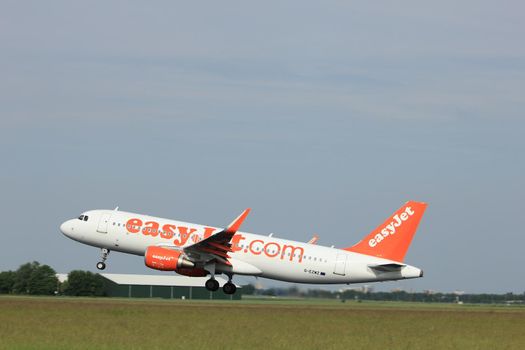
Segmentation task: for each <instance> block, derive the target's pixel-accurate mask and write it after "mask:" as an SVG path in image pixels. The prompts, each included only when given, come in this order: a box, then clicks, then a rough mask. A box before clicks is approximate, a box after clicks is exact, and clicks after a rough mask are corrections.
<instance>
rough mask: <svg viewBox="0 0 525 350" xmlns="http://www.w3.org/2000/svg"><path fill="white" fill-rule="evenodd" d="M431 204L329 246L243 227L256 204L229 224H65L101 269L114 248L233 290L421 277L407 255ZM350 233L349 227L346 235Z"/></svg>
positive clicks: (103, 217) (115, 213) (128, 216)
mask: <svg viewBox="0 0 525 350" xmlns="http://www.w3.org/2000/svg"><path fill="white" fill-rule="evenodd" d="M426 207H427V204H426V203H422V202H415V201H409V202H407V203H405V204H404V205H403V206H402V207H401V208H399V209H398V210H397V211H396V212H395V213H394V214H392V215H391V216H390V217H389V218H388V219H387V220H386V221H385V222H384V223H382V224H381V225H379V226H378V227H377V228H376V229H374V230H373V231H371V232H370V233H369V234H368V235H367V236H365V238H363V239H362V240H361V241H359V242H358V243H356V244H355V245H353V246H350V247H346V248H341V249H338V248H334V247H333V246H332V247H324V246H320V245H317V244H315V243H316V242H315V241H314V242H313V244H310V242H308V243H304V242H297V241H291V240H285V239H280V238H276V237H273V235H270V236H262V235H257V234H252V233H247V232H241V231H239V229H240V227H241V224H242V223H243V221H244V220H245V219H246V217H247V216H248V213H249V212H250V209H249V208H248V209H246V210H244V211H243V212H242V213H241V215H239V216H238V217H237V218H236V219H235V220H233V222H232V223H231V224H230V225H228V226H227V227H226V228H218V227H213V226H206V225H198V224H192V223H187V222H182V221H175V220H169V219H163V218H159V217H153V216H149V215H142V214H135V213H129V212H125V211H119V210H118V207H117V208H115V209H114V210H90V211H86V212H84V213H82V214H81V215H80V216H79V217H78V218H75V219H71V220H67V221H65V222H64V223H62V224H61V225H60V231H61V232H62V233H63V234H64V235H65V236H67V237H69V238H71V239H73V240H75V241H78V242H80V243H84V244H87V245H90V246H94V247H98V248H100V249H101V252H102V257H101V261H99V262H98V263H97V265H96V266H97V268H98V269H99V270H104V269H105V268H106V260H107V258H108V254H109V253H110V251H117V252H122V253H128V254H135V255H139V256H143V257H144V263H145V265H146V266H148V267H149V268H152V269H156V270H161V271H174V272H176V273H178V274H181V275H185V276H193V277H205V276H208V275H209V276H210V278H209V279H208V280H206V282H205V287H206V289H208V290H209V291H217V290H218V289H219V283H218V281H217V280H216V279H215V275H217V274H222V273H223V274H225V275H226V276H227V277H228V282H227V283H225V284H224V285H223V291H224V293H225V294H234V293H235V292H236V286H235V284H234V283H233V282H232V278H233V276H234V275H245V276H256V277H263V278H269V279H274V280H280V281H287V282H295V283H310V284H350V283H362V282H367V283H368V282H377V281H392V280H400V279H409V278H418V277H423V270H421V269H419V268H417V267H414V266H411V265H407V264H405V263H404V262H403V261H404V257H405V254H406V252H407V250H408V247H409V246H410V243H411V241H412V238H413V236H414V234H415V232H416V229H417V226H418V225H419V222H420V220H421V218H422V217H423V213H424V212H425V209H426ZM341 233H344V232H341Z"/></svg>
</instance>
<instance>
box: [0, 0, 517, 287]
mask: <svg viewBox="0 0 525 350" xmlns="http://www.w3.org/2000/svg"><path fill="white" fill-rule="evenodd" d="M523 13H525V6H524V5H523V3H522V2H520V1H499V2H495V1H461V2H457V1H440V2H436V3H428V2H421V1H400V2H399V1H398V2H392V1H373V2H370V1H362V2H356V1H353V2H350V1H325V2H305V1H277V2H272V1H265V2H262V3H260V2H247V1H238V2H228V1H226V2H224V1H221V2H216V1H211V2H177V3H175V2H172V1H157V2H154V3H151V2H136V1H115V2H108V1H90V2H82V3H81V2H72V1H45V2H42V1H34V2H26V1H24V2H21V1H3V2H1V3H0V53H1V54H0V160H1V171H0V189H1V196H0V219H1V222H2V227H3V229H2V231H1V232H0V270H7V269H16V268H17V267H18V266H19V265H20V264H22V263H25V262H27V261H32V260H38V261H40V262H41V263H47V264H49V265H51V266H52V267H54V268H55V269H56V270H57V271H59V272H68V271H70V270H73V269H89V270H92V271H95V270H96V269H95V263H96V262H97V261H98V260H99V255H100V254H99V251H98V250H97V249H95V248H92V247H88V246H84V245H81V244H79V243H77V242H74V241H72V240H69V239H67V238H66V237H65V236H63V235H62V234H61V233H60V232H59V230H58V226H59V225H60V223H61V222H63V221H64V220H66V219H69V218H72V217H76V216H78V214H79V213H80V212H82V211H84V210H88V209H95V208H109V209H112V208H114V207H115V206H117V205H119V206H120V208H121V209H122V210H126V211H134V212H140V213H149V214H153V215H157V216H161V217H168V218H173V219H181V220H185V221H191V222H197V223H202V224H209V225H214V226H224V225H226V224H227V223H229V222H230V221H231V220H232V219H233V218H234V217H236V216H237V215H238V214H239V213H240V212H241V211H242V210H243V209H244V208H246V207H251V208H252V209H253V210H252V213H251V214H250V216H249V217H248V219H247V220H246V221H245V224H244V226H243V229H244V230H245V231H248V232H254V233H261V234H268V233H271V232H273V233H275V236H277V237H283V238H287V239H293V240H299V241H306V240H308V239H310V238H311V236H312V235H313V234H314V233H317V234H319V235H320V240H319V244H323V245H335V246H337V247H346V246H349V245H352V244H353V243H355V242H357V241H359V240H360V239H361V238H362V237H363V236H364V235H365V234H367V233H368V232H369V231H370V230H372V229H373V228H375V227H376V226H377V225H378V224H379V223H381V222H382V221H383V220H384V219H385V218H386V217H387V216H389V215H390V214H391V213H392V212H393V211H394V210H396V209H397V208H398V207H400V206H401V205H402V204H403V203H404V202H406V201H407V200H418V201H425V202H428V203H429V207H428V209H427V212H426V214H425V216H424V218H423V220H422V223H421V225H420V228H419V231H418V234H417V235H416V237H415V238H414V241H413V244H412V246H411V249H410V250H409V252H408V254H407V256H406V262H407V263H409V264H412V265H415V266H418V267H421V268H422V269H424V270H425V277H424V278H422V279H417V280H413V281H403V282H388V283H382V284H379V285H378V286H377V287H376V288H377V289H382V290H389V289H393V288H398V287H400V288H406V289H412V290H418V291H420V290H425V289H433V290H440V291H454V290H463V291H467V292H507V291H513V292H518V293H522V292H524V291H525V282H524V281H525V273H524V272H523V266H524V263H525V261H524V260H525V258H524V253H523V251H524V246H525V233H524V229H523V226H524V214H523V212H524V205H523V199H524V198H525V186H524V172H525V160H524V158H525V157H524V151H525V140H524V136H523V134H524V131H525V120H524V116H523V111H524V110H525V45H523V38H524V37H525V26H524V24H523ZM107 272H113V273H146V272H147V273H151V270H148V269H147V268H146V267H145V266H144V265H143V259H141V258H140V257H137V256H126V255H124V254H121V253H112V254H111V255H110V259H109V261H108V269H107ZM251 281H254V279H253V278H239V279H238V280H237V282H241V283H245V282H251ZM262 282H263V285H265V286H272V285H284V286H287V285H286V284H278V283H275V282H272V281H270V280H263V281H262Z"/></svg>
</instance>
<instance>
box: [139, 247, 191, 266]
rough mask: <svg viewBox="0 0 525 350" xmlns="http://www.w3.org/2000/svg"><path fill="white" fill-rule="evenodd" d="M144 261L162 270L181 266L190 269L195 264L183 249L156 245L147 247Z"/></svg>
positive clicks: (147, 264)
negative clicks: (185, 254)
mask: <svg viewBox="0 0 525 350" xmlns="http://www.w3.org/2000/svg"><path fill="white" fill-rule="evenodd" d="M144 262H145V264H146V266H147V267H151V268H152V269H155V270H162V271H177V269H179V268H184V269H188V268H192V267H194V266H195V264H194V263H193V262H191V261H189V260H188V259H186V258H185V257H184V256H183V255H182V252H181V251H178V250H173V249H167V248H162V247H156V246H151V247H148V249H146V254H144Z"/></svg>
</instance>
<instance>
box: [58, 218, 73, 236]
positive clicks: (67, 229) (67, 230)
mask: <svg viewBox="0 0 525 350" xmlns="http://www.w3.org/2000/svg"><path fill="white" fill-rule="evenodd" d="M60 232H62V233H63V234H64V235H66V236H68V237H69V236H70V235H71V224H70V222H69V220H68V221H65V222H63V223H62V225H60Z"/></svg>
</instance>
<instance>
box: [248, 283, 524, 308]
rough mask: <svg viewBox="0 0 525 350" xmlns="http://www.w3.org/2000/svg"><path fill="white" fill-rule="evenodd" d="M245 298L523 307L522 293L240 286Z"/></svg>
mask: <svg viewBox="0 0 525 350" xmlns="http://www.w3.org/2000/svg"><path fill="white" fill-rule="evenodd" d="M242 293H243V294H244V295H262V296H275V297H297V298H324V299H340V300H341V301H346V300H357V301H362V300H376V301H417V302H425V303H456V302H463V303H472V304H509V303H515V304H525V292H524V293H522V294H515V293H504V294H490V293H483V294H469V293H440V292H430V291H426V292H406V291H392V292H373V291H362V290H355V289H347V290H342V291H330V290H326V289H308V290H300V289H299V288H298V287H297V286H292V287H290V288H268V289H257V288H255V286H254V285H252V284H249V285H246V286H243V288H242Z"/></svg>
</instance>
